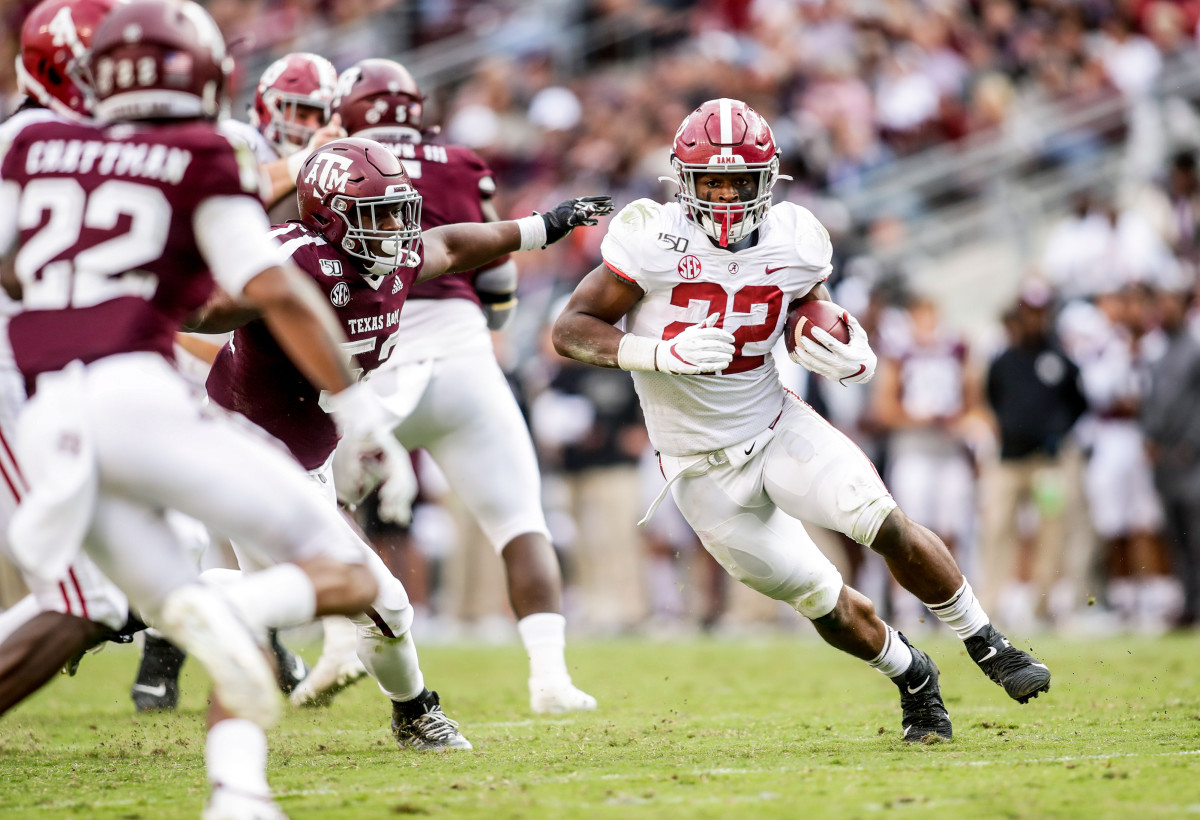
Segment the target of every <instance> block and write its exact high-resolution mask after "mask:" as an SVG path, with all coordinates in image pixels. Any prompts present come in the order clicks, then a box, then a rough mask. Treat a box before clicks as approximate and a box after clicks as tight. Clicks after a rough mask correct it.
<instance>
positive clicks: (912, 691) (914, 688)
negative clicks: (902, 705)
mask: <svg viewBox="0 0 1200 820" xmlns="http://www.w3.org/2000/svg"><path fill="white" fill-rule="evenodd" d="M930 677H931V676H930V675H926V676H925V680H923V681H921V685H920V686H910V687H908V694H910V695H915V694H917V692H920V691H921V690H922V689H924V688H925V684H927V683H929V678H930Z"/></svg>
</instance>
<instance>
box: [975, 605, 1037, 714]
mask: <svg viewBox="0 0 1200 820" xmlns="http://www.w3.org/2000/svg"><path fill="white" fill-rule="evenodd" d="M964 643H965V644H966V645H967V654H968V655H970V656H971V660H973V661H975V665H976V666H978V667H979V668H980V669H982V670H983V673H984V674H985V675H987V676H988V677H989V678H991V679H992V680H993V681H994V682H995V683H996V684H998V685H1000V686H1003V687H1004V691H1005V692H1007V693H1008V696H1009V697H1010V698H1012V699H1013V700H1015V701H1017V702H1018V703H1028V702H1029V700H1030V698H1036V697H1037V696H1038V693H1040V692H1049V691H1050V670H1049V669H1047V668H1046V664H1044V663H1041V662H1040V661H1039V660H1038V659H1037V658H1035V657H1033V656H1032V655H1030V654H1029V653H1028V652H1022V651H1021V650H1020V649H1017V648H1016V647H1015V646H1013V645H1012V644H1011V643H1009V641H1008V638H1006V637H1004V635H1002V634H1001V633H1000V632H999V631H998V630H997V629H996V628H995V627H994V626H992V625H991V624H988V625H987V626H985V627H984V628H983V629H981V630H979V631H978V632H976V633H975V634H974V635H972V636H971V637H969V638H967V639H966V641H964Z"/></svg>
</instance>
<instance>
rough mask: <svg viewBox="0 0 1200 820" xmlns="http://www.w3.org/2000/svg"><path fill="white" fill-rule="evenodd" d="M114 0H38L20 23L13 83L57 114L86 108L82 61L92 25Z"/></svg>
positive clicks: (78, 114)
mask: <svg viewBox="0 0 1200 820" xmlns="http://www.w3.org/2000/svg"><path fill="white" fill-rule="evenodd" d="M117 2H118V0H42V2H41V3H38V4H37V6H35V7H34V9H33V11H31V12H29V16H28V17H26V18H25V24H24V25H23V26H22V27H21V54H20V55H19V56H18V57H17V88H18V89H19V90H20V91H22V92H24V93H25V94H28V95H29V96H30V97H32V98H33V99H35V100H37V102H38V103H39V104H40V105H41V106H43V107H44V108H49V109H50V110H52V111H54V112H55V113H57V114H59V115H60V116H63V117H67V118H68V119H73V120H79V119H82V118H83V117H85V116H87V115H88V114H89V113H90V95H89V94H88V90H87V83H86V81H85V80H84V73H85V72H84V70H83V62H84V59H83V58H84V56H85V55H86V54H87V50H88V47H89V46H90V45H91V43H92V34H93V33H94V32H95V31H96V26H98V25H99V24H100V21H101V20H103V19H104V17H105V16H106V15H107V14H108V13H109V12H110V11H111V10H112V8H113V6H114V5H116V3H117Z"/></svg>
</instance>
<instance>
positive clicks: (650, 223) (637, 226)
mask: <svg viewBox="0 0 1200 820" xmlns="http://www.w3.org/2000/svg"><path fill="white" fill-rule="evenodd" d="M664 207H665V206H664V205H663V204H662V203H660V202H655V201H654V200H653V199H635V200H634V201H633V202H630V203H629V204H628V205H626V206H625V207H624V208H622V209H621V210H620V211H618V212H617V215H616V216H614V217H613V219H612V222H610V223H609V225H608V231H609V233H610V234H611V233H616V234H624V235H629V234H634V233H638V232H641V231H645V230H649V229H650V228H652V227H656V226H657V225H658V223H659V222H660V221H661V217H662V212H663V208H664Z"/></svg>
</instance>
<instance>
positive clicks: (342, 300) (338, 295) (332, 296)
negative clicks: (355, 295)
mask: <svg viewBox="0 0 1200 820" xmlns="http://www.w3.org/2000/svg"><path fill="white" fill-rule="evenodd" d="M329 301H331V302H333V306H334V307H345V306H346V305H348V304H350V286H349V285H347V284H346V283H345V282H338V283H337V284H336V285H334V286H333V290H331V291H329Z"/></svg>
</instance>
